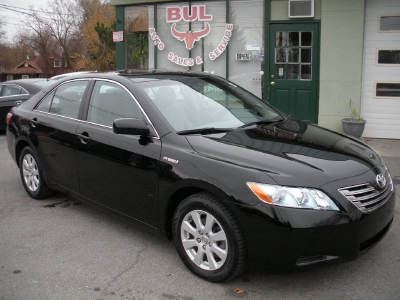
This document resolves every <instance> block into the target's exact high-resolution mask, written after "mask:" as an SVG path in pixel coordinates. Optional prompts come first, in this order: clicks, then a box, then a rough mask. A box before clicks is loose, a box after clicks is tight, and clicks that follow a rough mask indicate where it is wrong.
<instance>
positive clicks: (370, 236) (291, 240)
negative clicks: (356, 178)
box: [231, 191, 396, 267]
mask: <svg viewBox="0 0 400 300" xmlns="http://www.w3.org/2000/svg"><path fill="white" fill-rule="evenodd" d="M395 199H396V195H395V192H394V191H393V192H392V193H391V195H390V196H389V199H388V200H387V201H386V203H385V204H384V205H383V206H381V207H380V208H378V209H376V210H375V211H373V212H371V213H368V214H364V213H360V212H359V211H358V212H357V216H358V217H357V220H354V216H351V214H348V213H345V212H335V211H315V210H305V209H294V208H285V207H274V208H273V213H271V206H270V205H268V204H265V203H259V204H257V205H255V206H237V205H234V207H231V208H232V209H233V211H234V212H235V213H236V215H237V216H238V219H239V221H240V223H241V224H242V227H243V230H244V233H245V236H246V240H247V245H248V251H249V253H248V254H249V258H250V260H251V262H253V264H252V265H257V266H259V265H265V266H272V267H278V266H279V267H290V266H303V265H309V264H313V263H318V262H323V261H329V260H333V259H339V258H349V259H354V258H356V257H357V256H358V255H360V254H361V253H363V252H365V251H367V250H368V249H370V248H371V247H372V246H374V245H375V244H376V243H377V242H379V241H380V240H381V239H382V238H383V237H384V236H385V234H386V233H387V231H388V230H389V228H390V226H391V224H392V221H393V216H394V210H395ZM355 210H358V209H357V208H355ZM254 262H255V264H254Z"/></svg>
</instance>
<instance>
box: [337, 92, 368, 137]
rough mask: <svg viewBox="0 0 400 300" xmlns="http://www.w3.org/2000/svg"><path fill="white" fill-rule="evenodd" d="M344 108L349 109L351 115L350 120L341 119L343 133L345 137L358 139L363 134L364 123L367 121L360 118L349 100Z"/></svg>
mask: <svg viewBox="0 0 400 300" xmlns="http://www.w3.org/2000/svg"><path fill="white" fill-rule="evenodd" d="M346 108H347V109H350V111H351V113H350V118H343V119H342V125H343V132H344V133H345V134H347V135H351V136H354V137H356V138H360V137H361V135H362V134H363V132H364V128H365V123H367V121H366V120H364V118H363V117H361V116H360V114H359V112H358V110H357V109H356V108H355V106H354V103H353V101H352V100H351V98H350V100H349V102H348V103H347V106H346Z"/></svg>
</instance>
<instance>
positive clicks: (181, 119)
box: [132, 75, 280, 131]
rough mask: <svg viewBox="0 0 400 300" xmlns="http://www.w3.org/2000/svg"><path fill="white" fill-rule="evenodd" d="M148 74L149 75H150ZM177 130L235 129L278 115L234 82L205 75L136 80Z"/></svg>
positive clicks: (165, 76)
mask: <svg viewBox="0 0 400 300" xmlns="http://www.w3.org/2000/svg"><path fill="white" fill-rule="evenodd" d="M149 77H150V76H149ZM132 81H134V82H135V83H136V84H137V86H138V87H140V88H141V89H142V90H143V91H144V92H145V94H146V95H147V96H148V97H149V98H150V99H151V101H153V102H154V104H155V105H156V106H157V108H158V109H159V110H160V112H161V113H162V115H163V116H164V117H165V119H166V120H167V121H168V122H169V123H170V124H171V126H172V127H173V128H174V129H175V130H176V131H186V130H193V129H201V128H215V129H218V128H237V127H241V126H244V125H246V124H250V123H254V122H262V121H271V120H276V119H277V118H280V116H279V114H278V113H277V112H276V111H275V110H273V109H272V108H271V107H270V106H268V105H267V104H266V103H264V102H263V101H262V100H260V99H259V98H257V97H256V96H254V95H253V94H251V93H249V92H247V91H245V90H243V89H242V88H240V87H238V86H236V85H235V84H233V83H231V82H228V81H224V80H218V79H214V78H208V77H194V76H193V77H192V76H191V77H189V76H179V75H173V76H171V75H169V76H168V75H164V76H163V75H153V76H151V77H150V78H148V80H143V77H142V78H141V80H135V79H133V78H132Z"/></svg>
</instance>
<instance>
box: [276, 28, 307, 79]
mask: <svg viewBox="0 0 400 300" xmlns="http://www.w3.org/2000/svg"><path fill="white" fill-rule="evenodd" d="M312 46H313V45H312V32H309V31H278V32H276V43H275V77H276V79H278V80H279V79H289V80H311V79H312V74H311V73H312V72H311V69H312V68H311V67H312Z"/></svg>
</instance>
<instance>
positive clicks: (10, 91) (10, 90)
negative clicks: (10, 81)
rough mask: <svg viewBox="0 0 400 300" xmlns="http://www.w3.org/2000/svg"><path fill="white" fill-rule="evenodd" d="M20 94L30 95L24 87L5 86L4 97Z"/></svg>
mask: <svg viewBox="0 0 400 300" xmlns="http://www.w3.org/2000/svg"><path fill="white" fill-rule="evenodd" d="M19 94H28V93H27V91H25V90H24V89H23V88H22V87H20V86H17V85H5V86H4V88H3V95H2V96H13V95H19Z"/></svg>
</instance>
